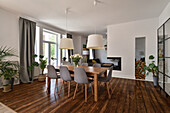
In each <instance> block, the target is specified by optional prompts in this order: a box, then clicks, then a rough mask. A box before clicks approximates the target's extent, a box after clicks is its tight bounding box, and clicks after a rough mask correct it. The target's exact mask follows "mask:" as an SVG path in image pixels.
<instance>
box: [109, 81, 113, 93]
mask: <svg viewBox="0 0 170 113" xmlns="http://www.w3.org/2000/svg"><path fill="white" fill-rule="evenodd" d="M109 84H110V89H111V94H112V93H113V88H112V85H111V83H110V82H109Z"/></svg>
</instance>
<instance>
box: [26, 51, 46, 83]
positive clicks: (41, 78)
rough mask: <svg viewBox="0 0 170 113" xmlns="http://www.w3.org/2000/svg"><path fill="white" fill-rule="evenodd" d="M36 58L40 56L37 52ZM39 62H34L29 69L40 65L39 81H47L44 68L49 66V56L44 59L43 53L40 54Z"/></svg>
mask: <svg viewBox="0 0 170 113" xmlns="http://www.w3.org/2000/svg"><path fill="white" fill-rule="evenodd" d="M33 57H34V58H36V57H38V56H37V55H36V54H35V55H34V56H33ZM39 62H40V63H38V62H33V64H32V65H31V66H30V67H28V69H29V70H30V71H31V70H32V69H34V66H36V67H38V66H39V67H40V68H41V74H40V75H39V76H38V81H45V78H46V76H45V74H44V69H45V68H46V66H47V58H45V59H44V56H43V55H39Z"/></svg>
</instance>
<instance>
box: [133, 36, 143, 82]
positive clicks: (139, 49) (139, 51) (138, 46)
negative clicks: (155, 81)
mask: <svg viewBox="0 0 170 113" xmlns="http://www.w3.org/2000/svg"><path fill="white" fill-rule="evenodd" d="M144 65H145V37H136V38H135V78H136V79H145V74H144V73H142V72H143V71H144Z"/></svg>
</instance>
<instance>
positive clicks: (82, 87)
mask: <svg viewBox="0 0 170 113" xmlns="http://www.w3.org/2000/svg"><path fill="white" fill-rule="evenodd" d="M83 89H84V86H83V84H82V85H81V92H82V93H83Z"/></svg>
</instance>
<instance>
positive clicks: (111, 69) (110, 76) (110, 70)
mask: <svg viewBox="0 0 170 113" xmlns="http://www.w3.org/2000/svg"><path fill="white" fill-rule="evenodd" d="M112 71H113V66H112V67H110V68H109V73H108V76H107V81H110V79H111V78H112Z"/></svg>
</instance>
